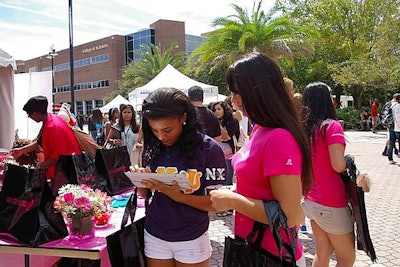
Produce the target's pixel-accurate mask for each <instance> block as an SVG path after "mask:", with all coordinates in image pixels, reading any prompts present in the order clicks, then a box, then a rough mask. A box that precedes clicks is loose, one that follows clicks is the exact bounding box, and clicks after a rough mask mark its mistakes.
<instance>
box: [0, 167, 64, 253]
mask: <svg viewBox="0 0 400 267" xmlns="http://www.w3.org/2000/svg"><path fill="white" fill-rule="evenodd" d="M54 199H55V198H54V196H53V194H52V193H51V191H50V187H49V186H48V184H47V181H46V169H42V168H29V167H26V166H17V165H12V164H7V165H6V170H5V177H4V181H3V187H2V189H1V191H0V232H4V233H9V234H11V235H13V236H14V237H16V238H17V239H18V240H19V241H20V242H22V243H24V244H26V245H27V246H29V247H36V246H38V245H41V244H44V243H47V242H50V241H53V240H56V239H59V238H63V237H65V236H67V234H68V232H67V228H66V226H65V223H64V220H63V218H62V215H61V214H60V213H58V212H56V210H55V209H54V207H53V203H54Z"/></svg>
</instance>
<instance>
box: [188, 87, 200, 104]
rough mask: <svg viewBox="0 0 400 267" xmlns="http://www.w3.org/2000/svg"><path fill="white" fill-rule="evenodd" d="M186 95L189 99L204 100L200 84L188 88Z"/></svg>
mask: <svg viewBox="0 0 400 267" xmlns="http://www.w3.org/2000/svg"><path fill="white" fill-rule="evenodd" d="M188 96H189V99H190V100H191V101H201V102H203V100H204V91H203V89H202V88H201V87H200V86H197V85H195V86H192V87H190V88H189V90H188Z"/></svg>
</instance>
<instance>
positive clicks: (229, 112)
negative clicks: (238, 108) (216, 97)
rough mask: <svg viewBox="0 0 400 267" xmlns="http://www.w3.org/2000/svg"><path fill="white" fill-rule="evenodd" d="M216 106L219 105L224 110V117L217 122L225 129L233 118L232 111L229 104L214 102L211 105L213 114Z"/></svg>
mask: <svg viewBox="0 0 400 267" xmlns="http://www.w3.org/2000/svg"><path fill="white" fill-rule="evenodd" d="M216 105H221V107H222V109H223V110H224V116H223V117H222V118H221V119H218V120H220V123H221V125H222V126H225V127H226V126H227V125H228V124H229V122H230V120H231V119H232V117H233V109H232V108H231V106H229V104H228V103H227V102H226V101H218V102H214V103H213V105H212V108H211V110H212V111H214V112H215V106H216Z"/></svg>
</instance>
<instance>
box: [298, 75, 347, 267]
mask: <svg viewBox="0 0 400 267" xmlns="http://www.w3.org/2000/svg"><path fill="white" fill-rule="evenodd" d="M330 91H331V90H330V88H329V86H328V85H326V84H324V83H321V82H316V83H311V84H309V85H307V87H306V88H305V90H304V92H303V105H304V106H305V107H307V108H308V111H309V112H308V114H305V115H306V130H307V133H308V136H309V138H310V141H311V152H312V159H313V173H314V182H313V183H312V185H311V188H310V191H309V192H308V195H306V198H305V201H304V204H303V208H304V212H305V214H306V216H307V217H308V218H310V221H311V227H312V230H313V234H314V238H315V244H316V246H315V257H314V260H313V264H312V266H313V267H320V266H321V267H327V266H328V265H329V259H330V257H331V255H332V253H333V251H335V254H336V260H337V265H336V266H343V267H351V266H353V264H354V261H355V248H354V232H353V229H354V218H353V216H352V214H351V211H350V208H349V206H348V205H347V197H346V188H345V185H344V183H343V181H342V179H341V177H340V173H341V172H343V171H344V170H345V169H346V162H345V160H344V151H345V144H346V142H345V137H344V134H343V129H342V126H341V124H340V123H339V122H338V121H337V120H336V112H335V108H334V107H333V104H332V100H331V97H332V95H331V92H330Z"/></svg>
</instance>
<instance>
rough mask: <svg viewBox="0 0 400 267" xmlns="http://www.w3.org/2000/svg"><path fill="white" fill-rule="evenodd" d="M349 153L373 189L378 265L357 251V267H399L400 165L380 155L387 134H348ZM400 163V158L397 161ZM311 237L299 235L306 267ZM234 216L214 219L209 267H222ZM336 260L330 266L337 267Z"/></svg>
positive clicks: (369, 201)
mask: <svg viewBox="0 0 400 267" xmlns="http://www.w3.org/2000/svg"><path fill="white" fill-rule="evenodd" d="M345 134H346V137H347V148H346V153H348V154H352V155H353V156H354V157H355V160H356V164H357V167H358V169H359V170H360V171H361V172H366V173H368V174H369V176H370V178H371V180H372V188H371V191H370V192H369V193H366V194H365V201H366V209H367V217H368V224H369V230H370V235H371V239H372V242H373V244H374V247H375V252H376V254H377V257H378V261H377V263H372V262H371V260H370V259H369V257H368V256H367V255H366V254H365V253H364V252H363V251H357V258H356V262H355V264H354V266H355V267H364V266H374V267H378V266H379V267H381V266H387V267H390V266H400V231H399V225H398V218H399V213H400V201H399V194H400V165H389V164H388V159H387V157H383V156H382V155H381V153H382V150H383V148H384V145H385V142H386V132H384V131H382V132H378V133H377V134H373V133H372V132H346V133H345ZM394 160H396V161H398V162H400V158H397V157H396V156H395V157H394ZM307 224H308V230H309V233H307V234H300V235H299V237H300V240H301V241H302V243H303V245H304V246H305V249H306V251H307V252H306V253H305V257H306V260H307V266H311V262H312V259H313V253H314V248H315V246H314V242H313V234H312V232H311V227H310V225H309V222H308V221H307ZM232 229H233V216H229V217H223V218H220V217H217V216H215V215H214V216H213V219H212V220H211V223H210V238H211V243H212V246H213V254H212V257H211V264H210V266H213V267H219V266H222V259H223V252H224V238H225V236H227V235H230V234H232ZM335 264H336V261H335V258H334V256H333V257H332V259H331V262H330V266H335Z"/></svg>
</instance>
